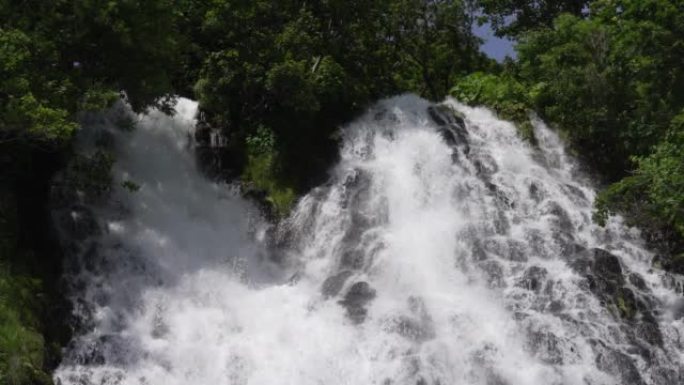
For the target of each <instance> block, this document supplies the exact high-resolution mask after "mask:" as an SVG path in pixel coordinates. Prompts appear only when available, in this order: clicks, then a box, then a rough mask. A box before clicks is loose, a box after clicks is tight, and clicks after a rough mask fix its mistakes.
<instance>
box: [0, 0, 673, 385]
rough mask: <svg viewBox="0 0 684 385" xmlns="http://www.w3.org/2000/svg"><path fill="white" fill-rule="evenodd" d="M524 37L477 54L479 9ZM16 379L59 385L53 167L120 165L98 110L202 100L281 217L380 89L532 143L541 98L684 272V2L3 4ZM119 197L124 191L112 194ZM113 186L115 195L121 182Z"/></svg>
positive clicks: (9, 367)
mask: <svg viewBox="0 0 684 385" xmlns="http://www.w3.org/2000/svg"><path fill="white" fill-rule="evenodd" d="M478 20H479V21H487V22H490V23H491V25H492V27H493V28H494V30H495V32H496V33H497V34H498V35H499V36H505V37H509V38H511V39H514V40H515V41H516V42H517V53H518V58H517V59H516V60H508V61H506V62H505V63H503V64H496V63H493V62H492V61H491V60H489V59H487V58H486V57H484V56H483V54H481V53H480V51H479V44H480V41H479V40H478V39H477V38H476V37H475V36H474V35H473V33H472V32H471V31H472V26H473V23H476V22H477V21H478ZM0 21H2V23H0V74H2V77H0V166H2V169H1V170H0V210H1V211H0V382H2V383H9V384H28V383H50V382H51V380H50V378H49V376H48V375H47V374H46V373H48V372H49V371H50V369H51V368H52V367H54V365H55V364H56V363H58V361H59V346H60V345H61V344H64V343H65V340H67V339H68V332H66V331H64V328H62V327H61V326H59V325H58V323H55V322H46V320H47V319H48V316H50V315H51V316H52V317H55V315H61V316H60V317H61V318H64V316H63V315H64V314H65V313H68V311H69V310H68V307H66V306H65V305H64V303H63V301H60V300H59V290H58V287H59V286H58V278H59V275H60V266H61V260H60V253H59V251H58V250H59V247H58V245H57V243H56V241H55V237H54V234H53V231H52V229H51V225H50V223H51V222H50V212H49V207H48V202H49V197H50V190H51V187H52V186H51V180H52V178H53V176H54V175H55V173H56V172H57V171H59V170H60V169H63V168H64V167H65V165H66V163H67V160H69V159H74V158H77V159H78V163H79V164H80V165H81V166H82V167H80V170H81V174H80V175H81V176H80V180H79V178H78V177H77V178H75V179H72V180H70V183H74V184H75V185H77V187H78V186H80V185H81V184H84V183H86V184H87V183H88V181H89V180H90V179H98V183H99V181H105V182H106V181H107V180H108V179H107V175H106V172H107V171H106V169H107V166H108V165H109V164H111V161H112V159H111V158H110V157H109V156H108V155H107V154H103V153H95V154H75V153H74V150H73V149H72V146H71V145H72V141H73V138H74V135H75V133H76V131H77V127H78V119H79V116H80V114H82V113H83V112H85V111H92V110H100V109H103V108H106V107H107V106H109V105H111V104H112V103H113V102H114V101H116V100H118V99H119V98H120V97H121V95H124V92H125V97H126V98H127V100H128V102H129V103H130V104H131V106H132V107H133V108H134V109H135V110H136V111H142V110H144V109H145V108H147V107H149V106H152V105H157V106H159V107H161V108H165V109H169V106H171V104H170V102H171V101H172V97H171V95H183V96H189V97H192V98H195V99H197V100H199V102H200V106H201V109H202V111H203V112H204V116H205V120H206V122H205V123H206V124H207V125H209V126H211V127H215V128H217V129H221V130H222V131H223V132H224V134H225V135H226V137H227V138H228V143H229V145H228V148H227V149H226V150H225V151H226V152H227V155H226V157H227V158H228V159H230V160H231V162H230V164H229V167H231V168H232V169H233V171H234V174H236V175H239V176H241V177H242V179H243V181H244V183H245V184H246V185H250V186H252V188H254V189H256V190H262V191H264V194H265V195H266V196H267V198H268V200H269V201H270V203H271V205H272V206H273V207H274V208H275V209H276V211H278V212H280V213H284V212H286V211H287V209H288V208H289V206H290V205H291V203H292V201H293V200H294V198H295V197H296V196H297V195H298V194H300V193H302V192H304V191H306V190H307V189H308V188H310V187H311V186H313V185H315V184H316V183H318V182H319V181H320V179H321V178H322V177H323V176H324V172H325V170H326V168H327V167H329V165H330V164H331V162H332V161H333V158H334V156H335V154H336V142H335V131H336V128H337V127H338V126H339V125H340V124H343V123H344V122H346V121H349V120H351V119H352V118H353V117H354V115H355V114H357V113H359V112H360V111H362V110H363V109H364V108H365V107H366V106H368V104H369V103H371V102H373V101H374V100H376V99H377V98H380V97H383V96H388V95H392V94H396V93H401V92H415V93H418V94H421V95H423V96H424V97H427V98H429V99H433V100H438V99H441V98H442V97H443V96H444V95H446V94H447V93H451V94H453V95H455V96H457V97H458V98H459V99H461V100H463V101H465V102H468V103H472V104H485V105H488V106H491V107H492V108H493V109H495V110H496V111H497V112H498V113H499V114H501V116H502V117H504V118H506V119H510V120H513V121H516V122H517V123H519V126H520V127H521V131H522V134H523V135H524V136H525V137H527V138H528V139H530V140H532V141H533V140H534V137H533V135H532V130H531V125H530V123H529V121H528V118H529V114H530V113H531V112H532V111H535V112H536V113H538V114H539V115H540V116H541V117H542V118H544V119H546V120H547V121H548V122H550V123H551V124H552V125H554V126H555V127H557V128H558V129H559V130H560V131H561V132H562V133H563V135H564V137H566V139H567V140H568V141H569V143H570V145H571V146H572V148H573V149H574V151H575V152H576V154H577V155H578V156H580V157H581V158H583V159H584V160H585V161H586V163H587V164H588V165H590V166H591V167H592V168H593V170H594V171H595V172H596V173H597V175H598V176H600V178H601V179H602V180H603V181H605V183H606V186H607V188H606V189H605V191H604V192H603V193H602V194H601V196H600V199H599V200H598V203H597V215H596V219H597V220H598V221H599V222H601V221H604V220H605V219H606V217H607V215H609V214H611V213H614V212H620V213H623V214H626V216H627V219H628V220H629V221H631V222H632V223H634V224H639V225H640V226H642V228H644V229H645V230H647V234H648V235H649V236H650V238H651V240H653V241H654V242H655V241H658V242H657V246H660V247H661V248H662V250H663V251H664V255H666V256H669V257H663V258H661V259H660V261H659V262H660V263H661V264H662V265H663V266H664V267H666V268H670V269H673V270H675V271H679V272H684V254H682V245H683V244H684V242H682V239H684V66H682V63H683V60H684V1H681V0H675V1H672V0H669V1H668V0H595V1H589V0H587V1H571V0H566V1H554V0H543V1H525V0H516V1H502V0H479V1H476V0H463V1H459V0H364V1H361V0H320V1H303V0H300V1H297V0H283V1H270V0H205V1H201V0H147V1H136V0H120V1H108V0H55V1H42V0H0ZM105 190H106V189H105ZM104 192H105V193H106V191H104Z"/></svg>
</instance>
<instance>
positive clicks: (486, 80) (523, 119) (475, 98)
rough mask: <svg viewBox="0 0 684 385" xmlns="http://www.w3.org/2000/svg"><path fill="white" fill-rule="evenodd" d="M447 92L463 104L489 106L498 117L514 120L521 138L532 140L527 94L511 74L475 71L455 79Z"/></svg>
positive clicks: (524, 88) (529, 103) (530, 110)
mask: <svg viewBox="0 0 684 385" xmlns="http://www.w3.org/2000/svg"><path fill="white" fill-rule="evenodd" d="M451 95H452V96H454V97H455V98H456V99H458V100H459V101H461V102H463V103H467V104H470V105H485V106H487V107H489V108H491V109H493V110H494V111H496V113H497V114H499V116H500V117H501V118H502V119H505V120H510V121H512V122H514V123H515V124H516V126H517V127H518V129H519V130H520V134H521V136H522V137H523V138H525V139H527V140H529V141H531V142H533V143H534V142H535V139H534V132H533V127H532V123H531V122H530V114H531V113H532V109H531V101H530V99H531V97H530V95H529V91H528V90H527V88H526V87H525V86H524V85H523V84H522V83H520V82H519V81H518V80H516V79H515V78H514V77H513V76H511V75H507V74H503V75H494V74H487V73H483V72H476V73H473V74H471V75H468V76H466V77H464V78H463V79H461V80H459V81H458V82H457V83H456V86H455V87H454V88H452V89H451Z"/></svg>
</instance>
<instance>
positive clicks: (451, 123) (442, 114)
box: [427, 105, 470, 154]
mask: <svg viewBox="0 0 684 385" xmlns="http://www.w3.org/2000/svg"><path fill="white" fill-rule="evenodd" d="M427 111H428V115H430V118H431V119H432V120H433V121H434V122H435V123H436V124H437V125H438V126H439V129H438V132H439V133H440V134H441V135H442V138H444V141H445V142H446V143H447V144H448V145H449V146H450V147H455V146H459V147H461V149H462V151H463V153H464V154H468V153H469V152H470V145H469V144H468V131H467V130H466V126H465V121H464V120H463V117H461V116H460V114H458V113H457V112H456V111H454V110H452V109H451V108H449V107H447V106H444V105H437V106H430V107H428V109H427Z"/></svg>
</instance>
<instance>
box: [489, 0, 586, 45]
mask: <svg viewBox="0 0 684 385" xmlns="http://www.w3.org/2000/svg"><path fill="white" fill-rule="evenodd" d="M589 3H591V0H537V1H530V0H478V1H477V4H478V5H479V6H480V7H482V12H483V15H482V16H481V22H489V23H491V25H492V28H493V29H494V32H495V33H496V35H497V36H514V37H515V36H519V35H522V34H524V33H525V32H528V31H530V30H538V29H542V28H551V27H553V22H554V20H555V18H556V17H557V16H559V15H560V14H562V13H569V14H572V15H575V16H581V15H583V14H584V13H585V10H586V7H587V5H588V4H589Z"/></svg>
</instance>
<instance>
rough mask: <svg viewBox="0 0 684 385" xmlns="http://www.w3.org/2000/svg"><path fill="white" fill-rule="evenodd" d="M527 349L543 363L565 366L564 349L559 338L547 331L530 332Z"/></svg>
mask: <svg viewBox="0 0 684 385" xmlns="http://www.w3.org/2000/svg"><path fill="white" fill-rule="evenodd" d="M527 348H528V349H529V350H530V351H532V352H533V353H534V354H535V356H536V357H538V358H539V359H540V360H541V361H542V362H544V363H547V364H551V365H561V364H563V349H562V344H561V341H560V340H559V338H558V337H557V336H556V335H554V334H553V333H551V332H547V331H533V330H530V331H528V338H527Z"/></svg>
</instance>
